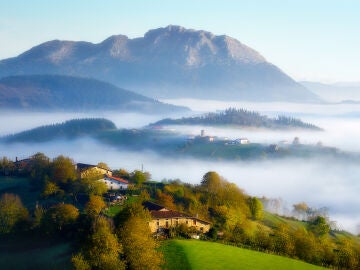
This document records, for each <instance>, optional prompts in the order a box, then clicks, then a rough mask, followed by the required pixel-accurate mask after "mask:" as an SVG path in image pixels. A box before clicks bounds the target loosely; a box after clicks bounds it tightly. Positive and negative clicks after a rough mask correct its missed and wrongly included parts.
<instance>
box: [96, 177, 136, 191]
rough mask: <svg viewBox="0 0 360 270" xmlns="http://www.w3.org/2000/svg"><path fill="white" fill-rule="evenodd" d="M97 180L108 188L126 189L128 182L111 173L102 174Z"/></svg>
mask: <svg viewBox="0 0 360 270" xmlns="http://www.w3.org/2000/svg"><path fill="white" fill-rule="evenodd" d="M99 181H102V182H104V183H105V184H106V185H107V187H108V189H128V186H129V182H128V181H127V180H125V179H122V178H118V177H114V176H111V175H104V178H103V179H100V180H99Z"/></svg>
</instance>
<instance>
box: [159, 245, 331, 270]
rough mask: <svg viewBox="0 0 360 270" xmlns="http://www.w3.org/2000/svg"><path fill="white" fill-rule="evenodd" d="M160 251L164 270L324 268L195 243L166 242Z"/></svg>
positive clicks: (222, 246)
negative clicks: (162, 254) (162, 253)
mask: <svg viewBox="0 0 360 270" xmlns="http://www.w3.org/2000/svg"><path fill="white" fill-rule="evenodd" d="M162 250H163V252H164V256H165V259H166V264H165V267H164V268H165V269H177V270H181V269H227V270H230V269H242V270H247V269H248V270H257V269H266V270H272V269H274V270H282V269H283V270H291V269H296V270H298V269H299V270H302V269H304V270H316V269H319V270H320V269H325V268H322V267H319V266H315V265H311V264H307V263H305V262H301V261H297V260H293V259H289V258H286V257H281V256H276V255H270V254H266V253H262V252H257V251H252V250H247V249H242V248H238V247H233V246H228V245H223V244H219V243H212V242H205V241H198V240H170V241H166V242H164V244H163V246H162Z"/></svg>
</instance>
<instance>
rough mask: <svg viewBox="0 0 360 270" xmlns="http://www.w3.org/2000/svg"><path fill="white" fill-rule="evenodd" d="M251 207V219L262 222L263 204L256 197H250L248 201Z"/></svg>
mask: <svg viewBox="0 0 360 270" xmlns="http://www.w3.org/2000/svg"><path fill="white" fill-rule="evenodd" d="M247 203H248V205H249V209H250V214H251V217H252V218H253V219H254V220H260V219H262V218H263V205H262V202H261V201H260V200H259V199H258V198H256V197H249V198H248V199H247Z"/></svg>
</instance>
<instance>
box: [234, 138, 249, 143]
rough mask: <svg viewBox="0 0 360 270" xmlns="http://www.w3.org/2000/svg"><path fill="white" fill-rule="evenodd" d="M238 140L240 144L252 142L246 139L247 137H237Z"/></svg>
mask: <svg viewBox="0 0 360 270" xmlns="http://www.w3.org/2000/svg"><path fill="white" fill-rule="evenodd" d="M236 142H237V143H238V144H249V143H250V141H249V140H248V139H246V138H240V139H236Z"/></svg>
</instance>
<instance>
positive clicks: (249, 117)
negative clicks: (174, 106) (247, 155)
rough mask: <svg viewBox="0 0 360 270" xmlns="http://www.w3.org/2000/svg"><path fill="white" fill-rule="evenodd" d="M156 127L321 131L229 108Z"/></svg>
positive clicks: (166, 121) (285, 119) (295, 121)
mask: <svg viewBox="0 0 360 270" xmlns="http://www.w3.org/2000/svg"><path fill="white" fill-rule="evenodd" d="M158 125H209V126H225V125H229V126H239V127H256V128H269V129H292V128H299V129H310V130H321V128H319V127H317V126H315V125H313V124H309V123H304V122H302V121H301V120H299V119H295V118H292V117H286V116H278V117H277V118H269V117H267V116H265V115H261V114H259V113H257V112H251V111H247V110H244V109H239V110H237V109H232V108H229V109H227V110H225V111H224V112H219V113H207V114H204V115H202V116H196V117H188V118H181V119H163V120H160V121H158V122H156V123H153V124H151V126H158Z"/></svg>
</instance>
